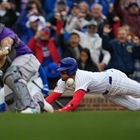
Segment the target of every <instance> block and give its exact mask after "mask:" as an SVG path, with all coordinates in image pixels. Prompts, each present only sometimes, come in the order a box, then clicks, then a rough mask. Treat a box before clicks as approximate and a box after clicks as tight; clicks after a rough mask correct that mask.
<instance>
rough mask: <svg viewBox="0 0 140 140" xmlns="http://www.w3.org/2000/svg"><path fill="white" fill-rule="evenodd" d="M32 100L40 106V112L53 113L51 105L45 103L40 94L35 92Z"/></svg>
mask: <svg viewBox="0 0 140 140" xmlns="http://www.w3.org/2000/svg"><path fill="white" fill-rule="evenodd" d="M33 98H34V99H35V100H36V101H37V103H38V104H39V105H40V107H41V110H42V111H47V112H51V113H52V112H54V109H53V107H52V105H50V104H49V103H47V102H46V101H45V100H44V96H43V94H42V93H41V92H36V93H35V94H34V96H33Z"/></svg>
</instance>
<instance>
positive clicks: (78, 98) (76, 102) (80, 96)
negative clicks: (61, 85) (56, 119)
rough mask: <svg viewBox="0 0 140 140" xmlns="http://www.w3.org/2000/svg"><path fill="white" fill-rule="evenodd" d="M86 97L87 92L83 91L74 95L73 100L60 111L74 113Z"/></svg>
mask: <svg viewBox="0 0 140 140" xmlns="http://www.w3.org/2000/svg"><path fill="white" fill-rule="evenodd" d="M84 95H85V91H83V90H78V91H76V92H75V93H74V95H73V98H72V100H71V101H70V102H69V103H68V104H67V105H66V106H65V107H63V108H62V109H59V111H60V112H68V111H72V110H74V109H76V108H77V107H78V106H79V104H80V102H81V100H82V99H83V97H84Z"/></svg>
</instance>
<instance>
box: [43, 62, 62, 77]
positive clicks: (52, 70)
mask: <svg viewBox="0 0 140 140" xmlns="http://www.w3.org/2000/svg"><path fill="white" fill-rule="evenodd" d="M57 69H58V65H57V64H56V63H55V62H51V63H49V65H48V67H47V69H46V70H45V72H46V76H47V77H49V78H56V77H58V76H59V75H60V72H59V71H57Z"/></svg>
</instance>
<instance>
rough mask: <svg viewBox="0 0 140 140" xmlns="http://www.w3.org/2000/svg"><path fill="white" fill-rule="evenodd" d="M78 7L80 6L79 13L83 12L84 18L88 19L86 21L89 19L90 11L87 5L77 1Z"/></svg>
mask: <svg viewBox="0 0 140 140" xmlns="http://www.w3.org/2000/svg"><path fill="white" fill-rule="evenodd" d="M79 7H80V11H81V13H83V14H84V15H85V16H84V19H85V20H88V21H89V20H91V12H90V10H89V7H88V5H87V3H86V2H84V1H81V2H80V3H79Z"/></svg>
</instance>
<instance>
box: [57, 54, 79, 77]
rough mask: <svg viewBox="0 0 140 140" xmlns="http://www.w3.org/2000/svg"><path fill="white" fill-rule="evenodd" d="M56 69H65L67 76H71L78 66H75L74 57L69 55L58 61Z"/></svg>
mask: <svg viewBox="0 0 140 140" xmlns="http://www.w3.org/2000/svg"><path fill="white" fill-rule="evenodd" d="M58 67H59V68H58V69H57V70H58V71H64V70H66V71H67V74H68V75H69V76H72V75H74V74H75V73H76V71H77V69H78V66H77V62H76V60H75V59H74V58H71V57H67V58H64V59H62V60H61V61H60V63H59V65H58Z"/></svg>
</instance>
